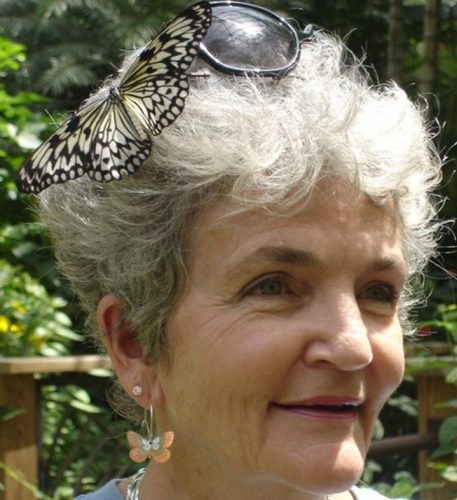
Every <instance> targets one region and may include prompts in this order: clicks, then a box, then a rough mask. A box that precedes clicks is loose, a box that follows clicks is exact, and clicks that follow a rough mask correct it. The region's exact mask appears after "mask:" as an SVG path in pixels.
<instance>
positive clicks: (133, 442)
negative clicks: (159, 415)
mask: <svg viewBox="0 0 457 500" xmlns="http://www.w3.org/2000/svg"><path fill="white" fill-rule="evenodd" d="M148 413H149V418H148ZM142 427H145V428H146V433H147V437H146V438H143V437H142V436H140V435H139V434H137V433H136V432H133V431H128V432H127V441H128V443H129V446H130V448H131V450H130V452H129V457H130V458H131V459H132V460H133V461H134V462H137V463H141V462H144V461H145V460H146V459H147V458H149V459H151V458H153V459H154V460H155V461H156V462H158V463H160V464H162V463H164V462H166V461H167V460H168V459H169V458H170V456H171V453H170V450H169V449H168V448H169V447H170V446H171V445H172V443H173V440H174V437H175V434H174V432H172V431H168V432H164V433H163V434H157V428H156V425H155V423H154V410H153V409H152V405H149V410H146V409H145V410H144V419H143V422H142Z"/></svg>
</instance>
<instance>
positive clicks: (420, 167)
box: [40, 33, 441, 360]
mask: <svg viewBox="0 0 457 500" xmlns="http://www.w3.org/2000/svg"><path fill="white" fill-rule="evenodd" d="M440 167H441V161H440V159H439V156H438V154H437V153H436V151H435V149H434V147H433V145H432V137H431V134H430V132H429V130H427V126H426V124H425V121H424V110H423V109H420V108H419V107H418V106H416V105H414V104H413V103H412V102H411V101H410V100H409V99H408V97H407V96H406V94H405V92H404V91H403V90H401V89H400V88H398V87H397V86H396V85H395V84H393V83H391V84H387V85H383V86H381V85H372V84H371V83H370V81H369V78H368V76H367V75H366V72H365V70H364V69H363V66H362V65H361V63H360V62H358V61H356V60H355V58H354V57H353V56H352V55H351V54H349V52H348V51H347V49H346V48H345V46H344V44H343V43H342V42H341V41H340V40H339V39H336V38H335V37H333V36H330V35H328V34H324V33H317V34H316V36H315V39H314V40H313V41H308V42H306V44H304V45H303V47H302V53H301V59H300V62H299V64H298V66H297V67H296V68H295V69H294V70H293V72H292V73H291V74H289V75H288V76H287V77H285V78H282V79H279V80H278V79H271V78H248V77H228V76H222V75H216V74H213V75H212V76H211V77H210V78H191V90H190V93H189V96H188V97H187V99H186V105H185V109H184V111H183V113H182V115H181V116H180V117H179V118H178V119H177V120H176V122H175V123H174V124H173V125H171V126H170V127H168V128H166V129H164V130H163V131H162V133H161V134H160V135H159V136H157V137H155V138H154V142H153V147H152V153H151V155H150V158H149V159H148V160H147V161H146V162H145V163H144V164H143V165H142V167H141V168H140V169H139V171H138V172H136V173H135V174H134V175H132V176H129V177H126V178H124V179H122V180H121V181H118V182H111V183H108V184H104V183H97V182H94V181H92V180H90V179H89V178H88V177H87V176H84V177H83V178H80V179H77V180H75V181H71V182H68V183H66V184H60V185H55V186H51V187H49V188H48V189H46V190H45V191H44V192H43V193H42V194H41V196H40V215H41V218H42V220H43V221H45V223H46V224H47V225H48V226H49V228H50V230H51V233H52V236H53V239H54V243H55V249H56V255H57V259H58V262H59V264H60V267H61V269H62V271H63V273H64V274H65V275H66V276H67V277H68V278H69V280H70V282H71V284H72V285H73V287H74V289H75V290H76V291H77V293H78V294H79V297H80V299H81V303H82V306H83V307H84V309H85V310H86V311H87V313H88V320H89V324H90V327H91V330H92V331H93V332H96V324H95V311H96V308H97V304H98V302H99V300H100V299H101V298H102V296H103V295H105V294H107V293H114V294H115V295H117V296H118V297H119V298H120V299H121V301H122V302H123V305H124V308H125V313H126V320H127V321H128V322H129V323H130V324H131V325H132V327H133V329H134V331H135V334H136V335H137V338H138V341H139V342H140V343H141V345H142V346H143V349H144V351H145V353H146V355H147V356H148V357H149V358H150V359H151V360H157V359H159V357H160V356H161V355H162V354H163V353H165V352H166V347H167V336H166V323H167V318H168V316H169V312H170V309H171V308H172V307H173V305H174V304H175V303H176V301H177V299H178V298H179V294H180V292H181V290H182V289H183V284H184V281H185V279H186V259H185V255H184V249H185V241H186V236H187V234H188V232H189V229H190V228H191V227H192V220H193V217H194V216H195V214H196V213H197V212H198V211H199V210H201V209H202V208H203V207H204V206H205V205H207V204H208V203H211V201H214V199H215V197H218V198H219V199H220V198H221V197H223V196H227V197H229V198H231V199H236V200H238V202H239V205H240V207H245V208H246V209H248V208H252V207H254V206H255V207H258V206H262V207H267V208H269V209H271V210H274V211H276V212H277V213H279V212H281V213H285V212H287V211H288V210H289V211H290V210H294V209H296V208H297V207H301V208H302V209H303V207H304V205H305V204H306V201H307V200H308V199H309V196H310V194H311V193H312V191H313V189H314V188H315V186H316V184H317V182H318V181H319V180H320V179H322V178H323V177H325V176H337V177H339V178H341V179H343V180H344V181H345V182H350V183H351V184H352V185H354V186H356V188H357V190H358V192H359V193H360V194H361V195H364V196H368V197H369V198H370V199H372V200H374V201H375V202H376V203H382V202H383V201H385V200H388V199H389V200H394V202H395V204H396V206H397V207H398V212H399V215H400V218H401V221H402V228H403V247H404V252H405V256H406V259H407V263H408V272H409V276H410V277H411V278H413V277H414V276H417V275H418V274H420V273H421V271H422V270H423V268H424V266H425V264H426V263H427V261H428V260H429V258H430V257H431V256H432V254H433V252H434V250H435V247H436V233H437V228H438V223H437V222H436V217H435V216H436V203H434V202H433V196H432V194H431V191H432V189H433V188H435V187H436V186H437V184H438V182H439V180H440V171H441V169H440Z"/></svg>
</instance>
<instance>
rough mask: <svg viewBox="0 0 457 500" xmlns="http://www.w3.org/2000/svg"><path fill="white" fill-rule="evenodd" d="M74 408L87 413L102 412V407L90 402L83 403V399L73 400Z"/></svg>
mask: <svg viewBox="0 0 457 500" xmlns="http://www.w3.org/2000/svg"><path fill="white" fill-rule="evenodd" d="M70 405H71V406H73V408H76V409H78V410H81V411H83V412H85V413H101V409H100V408H98V407H97V406H95V405H93V404H90V403H83V402H82V401H71V403H70Z"/></svg>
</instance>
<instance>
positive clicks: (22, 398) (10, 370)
mask: <svg viewBox="0 0 457 500" xmlns="http://www.w3.org/2000/svg"><path fill="white" fill-rule="evenodd" d="M108 367H110V363H109V360H108V358H106V357H104V356H96V355H87V356H65V357H58V358H40V357H36V358H13V357H11V358H1V357H0V406H5V407H15V408H20V409H21V410H22V413H20V414H19V415H17V416H16V417H15V418H14V419H11V420H7V421H4V422H0V483H1V484H3V485H4V488H5V489H4V491H0V500H33V499H34V498H35V495H34V493H33V492H32V491H31V490H30V489H29V488H27V487H26V486H25V482H27V483H30V484H31V485H35V486H37V485H38V463H39V457H38V450H39V435H40V433H39V429H38V425H39V421H40V419H39V415H38V401H37V396H38V389H37V383H38V382H37V379H36V374H40V373H65V372H88V371H90V370H93V369H95V368H108ZM10 471H13V472H14V474H11V472H10ZM18 474H19V476H20V477H21V478H22V480H18V477H17V475H18Z"/></svg>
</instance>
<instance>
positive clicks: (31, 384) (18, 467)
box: [0, 355, 457, 500]
mask: <svg viewBox="0 0 457 500" xmlns="http://www.w3.org/2000/svg"><path fill="white" fill-rule="evenodd" d="M109 367H110V363H109V360H108V358H106V357H104V356H96V355H85V356H68V357H59V358H2V357H0V407H2V406H3V407H16V408H20V409H22V410H23V412H22V413H21V414H19V415H17V416H16V417H15V418H14V419H12V420H8V421H4V422H0V484H3V485H4V487H5V489H4V491H0V500H33V499H35V498H36V497H35V495H34V493H33V491H31V489H30V488H29V487H27V485H26V483H29V484H30V485H34V486H38V483H39V481H38V477H39V471H38V464H39V439H40V438H39V436H40V432H39V429H38V425H39V421H40V419H39V415H38V401H37V395H38V393H39V391H38V386H37V384H38V380H37V375H38V374H46V373H48V374H49V373H59V374H64V373H68V372H89V371H90V370H93V369H96V368H109ZM417 384H418V400H419V422H418V427H419V429H418V431H419V432H418V434H416V435H412V436H401V437H396V438H387V439H384V440H381V441H377V442H374V443H373V445H372V447H371V448H370V452H369V456H370V457H372V458H376V457H379V456H381V455H385V454H394V453H399V452H402V453H407V452H417V451H419V450H422V451H421V453H420V462H419V463H420V477H419V479H420V481H421V482H428V481H436V480H437V477H436V476H434V475H433V473H432V471H431V470H430V468H429V467H427V460H428V456H427V451H426V450H429V449H433V448H434V447H436V445H437V433H436V429H437V426H438V423H439V422H440V421H442V420H443V419H444V418H446V417H447V416H449V415H450V413H451V411H452V410H450V409H444V408H441V409H439V408H436V407H435V404H436V403H437V402H441V401H446V400H450V399H456V398H457V388H456V387H455V386H451V385H449V384H446V383H445V381H444V378H443V376H442V374H439V373H436V372H429V373H423V374H421V375H420V376H419V377H417ZM9 471H14V474H11V473H10V472H9ZM18 476H20V478H19V480H18ZM448 495H449V496H448ZM445 498H451V496H450V489H449V490H446V491H445V490H444V489H443V490H439V491H438V490H424V492H422V493H421V500H444V499H445Z"/></svg>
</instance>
